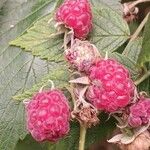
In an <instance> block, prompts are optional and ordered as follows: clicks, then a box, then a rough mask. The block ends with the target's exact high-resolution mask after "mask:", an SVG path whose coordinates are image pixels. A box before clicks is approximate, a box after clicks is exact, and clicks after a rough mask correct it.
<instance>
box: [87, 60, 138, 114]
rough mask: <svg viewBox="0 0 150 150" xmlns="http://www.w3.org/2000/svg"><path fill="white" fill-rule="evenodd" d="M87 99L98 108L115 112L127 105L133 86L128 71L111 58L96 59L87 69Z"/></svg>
mask: <svg viewBox="0 0 150 150" xmlns="http://www.w3.org/2000/svg"><path fill="white" fill-rule="evenodd" d="M89 78H90V80H91V85H90V86H89V88H88V91H87V94H86V96H87V99H88V100H89V101H90V102H91V103H92V104H93V105H94V106H95V107H96V108H97V109H99V110H104V111H106V112H115V111H118V110H119V109H121V108H123V107H125V106H127V105H128V104H129V103H130V102H131V100H132V98H133V95H134V90H135V86H134V83H133V81H132V80H131V79H130V75H129V71H128V70H127V69H126V68H125V67H124V66H123V65H122V64H120V63H119V62H117V61H116V60H113V59H106V60H105V59H101V60H98V61H97V62H96V63H95V64H94V65H93V66H92V67H91V68H90V71H89Z"/></svg>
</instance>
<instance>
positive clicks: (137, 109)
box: [128, 97, 150, 127]
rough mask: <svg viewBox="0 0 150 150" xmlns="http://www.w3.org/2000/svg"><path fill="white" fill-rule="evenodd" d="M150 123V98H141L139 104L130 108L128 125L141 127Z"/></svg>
mask: <svg viewBox="0 0 150 150" xmlns="http://www.w3.org/2000/svg"><path fill="white" fill-rule="evenodd" d="M149 122H150V98H145V97H141V98H140V100H139V102H138V103H136V104H134V105H132V106H131V107H130V114H129V118H128V123H129V125H130V126H131V127H139V126H142V125H146V124H148V123H149Z"/></svg>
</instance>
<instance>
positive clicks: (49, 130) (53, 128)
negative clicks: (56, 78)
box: [26, 89, 70, 142]
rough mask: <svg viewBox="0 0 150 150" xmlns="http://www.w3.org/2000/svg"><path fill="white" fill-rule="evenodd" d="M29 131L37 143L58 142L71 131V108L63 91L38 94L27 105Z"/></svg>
mask: <svg viewBox="0 0 150 150" xmlns="http://www.w3.org/2000/svg"><path fill="white" fill-rule="evenodd" d="M26 113H27V129H28V131H29V132H30V133H31V135H32V136H33V138H34V139H35V140H37V141H46V140H47V141H52V142H56V141H58V140H59V139H60V138H62V137H64V136H65V135H67V133H68V132H69V130H70V126H69V120H70V108H69V104H68V102H67V99H66V97H65V95H64V94H63V93H62V91H60V90H57V89H54V90H49V91H43V92H39V93H37V94H36V95H35V96H34V97H33V98H32V100H31V101H29V103H27V104H26Z"/></svg>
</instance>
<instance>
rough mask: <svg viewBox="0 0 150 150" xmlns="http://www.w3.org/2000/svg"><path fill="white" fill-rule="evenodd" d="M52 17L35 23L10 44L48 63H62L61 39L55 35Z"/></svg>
mask: <svg viewBox="0 0 150 150" xmlns="http://www.w3.org/2000/svg"><path fill="white" fill-rule="evenodd" d="M54 25H55V21H54V20H53V17H52V15H51V14H50V15H47V16H46V17H44V18H42V19H40V20H39V21H37V22H36V23H35V24H34V26H33V27H31V28H30V29H29V30H27V33H25V34H23V35H22V36H20V37H19V38H17V39H16V40H14V41H12V42H11V43H10V44H11V45H14V46H19V47H21V48H23V49H24V50H25V51H27V52H31V53H32V55H34V56H39V57H40V58H41V59H46V60H48V61H55V62H60V61H63V48H62V45H63V38H62V36H61V34H59V35H55V34H57V31H56V29H55V27H54Z"/></svg>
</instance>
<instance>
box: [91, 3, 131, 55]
mask: <svg viewBox="0 0 150 150" xmlns="http://www.w3.org/2000/svg"><path fill="white" fill-rule="evenodd" d="M93 13H94V21H93V28H94V29H93V33H91V41H92V42H93V43H94V44H96V46H97V47H98V48H99V50H100V51H103V52H106V51H110V52H113V51H115V50H116V49H117V48H118V47H120V46H121V45H122V44H123V43H124V42H125V41H126V40H127V39H128V38H129V35H130V31H129V27H128V25H127V23H126V22H125V21H124V20H123V18H122V16H121V15H120V14H118V13H117V12H116V11H114V10H113V9H112V8H110V7H108V6H107V5H104V4H103V3H99V4H96V3H94V8H93Z"/></svg>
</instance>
